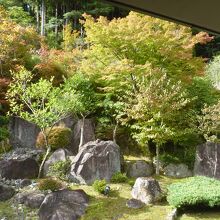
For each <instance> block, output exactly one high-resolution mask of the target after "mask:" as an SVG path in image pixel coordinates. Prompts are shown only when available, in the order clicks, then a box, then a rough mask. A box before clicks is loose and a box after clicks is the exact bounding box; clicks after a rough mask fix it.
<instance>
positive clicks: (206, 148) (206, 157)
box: [194, 142, 220, 179]
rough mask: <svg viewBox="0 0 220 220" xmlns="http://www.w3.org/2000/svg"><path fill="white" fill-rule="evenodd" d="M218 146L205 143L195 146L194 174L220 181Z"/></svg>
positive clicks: (219, 147)
mask: <svg viewBox="0 0 220 220" xmlns="http://www.w3.org/2000/svg"><path fill="white" fill-rule="evenodd" d="M219 158H220V144H215V143H212V142H207V143H204V144H202V145H199V146H197V150H196V160H195V164H194V174H195V175H198V176H207V177H213V178H216V179H220V160H219Z"/></svg>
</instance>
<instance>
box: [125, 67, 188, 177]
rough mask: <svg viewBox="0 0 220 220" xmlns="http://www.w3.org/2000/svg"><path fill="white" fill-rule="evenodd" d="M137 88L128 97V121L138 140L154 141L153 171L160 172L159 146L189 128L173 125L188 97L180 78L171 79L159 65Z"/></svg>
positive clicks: (143, 141)
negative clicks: (154, 165) (137, 91)
mask: <svg viewBox="0 0 220 220" xmlns="http://www.w3.org/2000/svg"><path fill="white" fill-rule="evenodd" d="M139 88H140V90H139V93H138V94H135V95H132V94H131V95H130V98H129V100H128V101H127V107H126V113H127V116H128V119H127V120H128V121H129V120H130V121H131V122H130V126H131V129H132V130H133V134H134V138H135V139H136V140H137V141H138V142H139V143H141V144H144V145H146V144H148V142H149V141H153V142H154V143H155V145H156V159H157V160H156V161H157V164H156V174H159V150H160V147H161V146H162V145H163V144H165V143H166V142H167V141H169V140H175V139H177V137H178V136H179V133H182V132H183V129H188V128H183V127H182V126H180V125H179V124H178V125H175V117H176V116H177V115H178V112H180V111H182V109H183V108H185V107H186V105H187V104H188V103H189V101H190V100H189V99H188V98H187V93H186V91H185V90H184V89H183V87H182V84H181V82H180V81H179V82H173V81H172V80H170V79H169V78H168V77H167V75H166V74H165V73H164V72H160V70H158V69H156V70H155V71H154V72H152V73H151V75H149V76H147V77H145V78H144V79H143V82H142V83H141V84H140V85H139ZM182 113H183V112H182ZM126 123H127V122H126Z"/></svg>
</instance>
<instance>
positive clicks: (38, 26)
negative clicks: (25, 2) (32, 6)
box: [36, 5, 40, 33]
mask: <svg viewBox="0 0 220 220" xmlns="http://www.w3.org/2000/svg"><path fill="white" fill-rule="evenodd" d="M36 21H37V32H38V33H39V32H40V8H39V5H37V11H36Z"/></svg>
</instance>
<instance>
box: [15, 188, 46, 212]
mask: <svg viewBox="0 0 220 220" xmlns="http://www.w3.org/2000/svg"><path fill="white" fill-rule="evenodd" d="M13 199H14V201H15V202H16V203H18V204H24V205H26V206H27V207H29V208H34V209H36V208H39V207H40V206H41V204H42V202H43V201H44V199H45V195H44V194H43V193H42V192H40V191H24V192H21V193H18V194H17V195H15V197H14V198H13Z"/></svg>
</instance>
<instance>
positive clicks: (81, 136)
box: [79, 116, 85, 149]
mask: <svg viewBox="0 0 220 220" xmlns="http://www.w3.org/2000/svg"><path fill="white" fill-rule="evenodd" d="M84 125H85V117H84V116H83V117H82V123H81V128H80V142H79V149H80V148H81V147H82V145H83V143H84Z"/></svg>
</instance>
